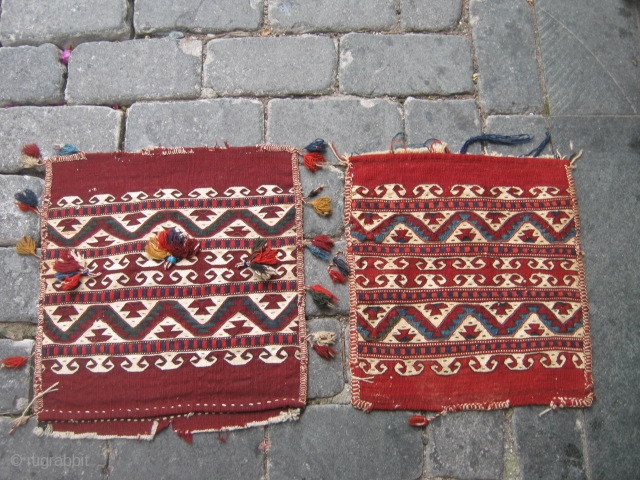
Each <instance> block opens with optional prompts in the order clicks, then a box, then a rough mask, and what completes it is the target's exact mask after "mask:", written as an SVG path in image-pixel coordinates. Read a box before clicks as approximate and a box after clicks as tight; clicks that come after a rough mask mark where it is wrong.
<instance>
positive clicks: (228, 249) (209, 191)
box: [35, 146, 307, 440]
mask: <svg viewBox="0 0 640 480" xmlns="http://www.w3.org/2000/svg"><path fill="white" fill-rule="evenodd" d="M46 167H47V175H46V185H45V189H46V190H45V198H44V200H43V208H42V213H43V219H42V255H43V262H42V267H41V268H42V270H41V290H40V309H39V327H38V336H37V350H36V375H35V394H36V395H38V394H39V393H41V392H45V391H47V389H49V388H50V387H52V385H55V384H56V383H57V386H56V388H54V389H53V390H51V391H48V393H45V394H44V395H43V396H42V397H41V398H39V400H38V403H37V406H36V413H37V416H38V420H39V425H40V428H42V429H44V432H45V433H48V434H52V435H60V436H86V437H133V438H152V437H153V435H154V434H155V433H156V432H157V431H159V430H161V429H162V428H164V427H166V426H168V425H169V424H171V425H172V427H173V429H174V430H175V431H176V432H178V434H180V435H181V436H182V437H183V438H185V439H187V440H189V439H190V438H191V434H192V433H194V432H200V431H212V430H226V429H235V428H242V427H246V426H251V425H260V424H265V423H270V422H277V421H284V420H287V419H292V418H296V417H297V415H298V412H299V410H298V409H299V408H300V407H303V406H304V404H305V400H306V368H307V350H306V342H305V323H304V285H303V281H302V263H301V262H302V255H301V254H300V252H301V250H302V248H303V245H302V221H301V220H302V199H301V193H300V183H299V178H298V156H297V153H296V152H295V150H294V149H292V148H290V147H275V146H259V147H238V148H194V149H184V148H178V149H153V150H148V151H143V152H140V153H126V152H116V153H99V154H85V153H82V152H81V153H79V154H76V155H72V156H66V157H62V156H61V157H54V158H51V159H48V160H47V165H46ZM171 227H175V228H177V229H178V230H179V231H180V232H182V233H183V234H185V235H187V236H190V237H193V238H195V239H196V240H197V241H199V242H200V246H201V250H200V252H199V253H198V254H197V255H196V256H194V257H192V258H190V259H186V258H183V259H182V260H179V261H178V262H177V263H176V264H175V265H174V266H172V267H171V268H169V269H165V268H164V265H163V262H162V261H158V260H154V259H152V258H150V257H149V256H148V255H146V254H145V246H146V244H147V241H148V240H149V239H150V238H151V237H152V236H154V235H157V234H158V232H160V231H162V230H163V229H167V228H171ZM258 238H263V239H266V240H267V244H268V246H269V248H271V249H272V250H273V251H275V253H276V257H277V264H276V265H275V266H274V267H273V268H274V269H275V271H276V273H275V275H274V276H273V277H272V278H271V279H270V280H268V281H263V280H262V279H260V278H258V277H257V276H256V275H255V274H254V272H253V271H252V270H251V269H249V268H245V267H243V266H242V262H243V260H246V259H247V258H248V256H249V255H250V252H251V250H252V247H253V245H254V244H255V241H256V239H258ZM65 251H67V252H68V251H74V252H76V254H77V255H78V256H79V257H80V258H82V257H84V258H85V259H86V260H85V261H86V266H87V269H88V270H89V271H91V272H92V275H87V276H83V277H82V278H81V283H80V285H79V287H78V288H77V289H75V290H70V291H63V290H62V289H61V288H60V284H59V282H56V279H55V277H54V274H55V272H54V265H55V261H56V259H58V258H60V257H61V256H62V255H64V252H65Z"/></svg>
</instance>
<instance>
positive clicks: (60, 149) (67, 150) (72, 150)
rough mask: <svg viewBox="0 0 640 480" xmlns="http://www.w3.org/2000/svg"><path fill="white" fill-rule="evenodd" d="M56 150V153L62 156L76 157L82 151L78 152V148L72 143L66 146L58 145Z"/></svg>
mask: <svg viewBox="0 0 640 480" xmlns="http://www.w3.org/2000/svg"><path fill="white" fill-rule="evenodd" d="M55 149H56V153H57V154H58V155H60V156H66V155H74V154H76V153H79V152H80V150H78V147H76V146H75V145H72V144H70V143H65V144H64V145H56V146H55Z"/></svg>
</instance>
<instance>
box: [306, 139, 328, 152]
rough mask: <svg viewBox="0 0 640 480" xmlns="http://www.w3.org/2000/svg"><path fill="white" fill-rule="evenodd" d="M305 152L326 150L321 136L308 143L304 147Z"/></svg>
mask: <svg viewBox="0 0 640 480" xmlns="http://www.w3.org/2000/svg"><path fill="white" fill-rule="evenodd" d="M304 149H305V150H306V151H307V152H320V153H324V152H326V151H327V144H326V143H325V141H324V140H323V139H322V138H316V139H315V140H314V141H313V142H311V143H310V144H309V145H307V146H306V147H304Z"/></svg>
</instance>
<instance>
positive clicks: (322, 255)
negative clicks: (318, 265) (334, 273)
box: [307, 243, 329, 262]
mask: <svg viewBox="0 0 640 480" xmlns="http://www.w3.org/2000/svg"><path fill="white" fill-rule="evenodd" d="M307 248H308V249H309V251H310V252H311V253H312V254H313V256H314V257H316V258H319V259H320V260H322V261H323V262H328V261H329V252H327V251H325V250H323V249H321V248H318V247H316V246H315V245H313V244H312V243H307Z"/></svg>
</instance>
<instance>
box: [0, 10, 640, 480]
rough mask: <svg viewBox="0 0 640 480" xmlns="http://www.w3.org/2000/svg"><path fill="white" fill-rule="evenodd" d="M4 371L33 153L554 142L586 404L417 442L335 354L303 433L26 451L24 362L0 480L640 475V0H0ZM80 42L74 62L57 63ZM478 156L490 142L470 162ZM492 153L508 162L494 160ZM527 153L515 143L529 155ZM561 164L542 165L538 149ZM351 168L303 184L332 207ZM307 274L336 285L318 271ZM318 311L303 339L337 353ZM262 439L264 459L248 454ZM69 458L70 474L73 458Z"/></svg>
mask: <svg viewBox="0 0 640 480" xmlns="http://www.w3.org/2000/svg"><path fill="white" fill-rule="evenodd" d="M0 8H1V9H2V11H1V17H0V42H1V44H2V47H1V48H0V79H1V80H0V106H2V107H5V108H2V109H0V198H1V202H0V219H1V221H0V247H1V248H0V271H1V272H2V275H0V291H1V292H2V308H1V309H0V336H1V337H2V340H0V357H6V356H9V355H15V354H25V353H27V352H30V351H31V350H32V348H33V340H32V339H33V337H34V334H35V323H36V297H37V295H36V291H37V269H36V268H37V263H36V261H35V259H33V258H22V257H18V256H17V255H15V253H14V251H13V249H12V245H13V244H15V241H16V240H17V239H18V238H19V237H21V236H22V235H23V234H25V233H30V234H31V235H33V236H34V237H37V236H38V231H37V222H36V221H35V220H34V218H33V217H30V216H28V215H26V214H23V213H20V212H17V210H16V209H15V208H14V205H13V193H14V192H16V191H18V190H20V189H22V188H25V187H30V188H32V189H34V190H35V191H36V192H38V193H39V192H41V189H42V183H43V182H42V176H41V175H40V176H38V175H35V176H34V173H33V172H25V171H23V170H22V167H21V164H20V162H19V152H20V148H21V146H22V145H23V144H25V143H37V144H39V145H40V147H41V149H42V151H43V153H44V155H45V156H49V155H51V154H52V153H53V146H54V144H56V143H65V142H69V143H73V144H75V145H76V146H78V147H79V148H80V149H82V150H85V151H110V150H115V149H123V150H129V151H135V150H139V149H141V148H146V147H149V146H152V145H158V146H168V147H171V146H198V145H213V144H215V143H222V142H224V141H227V142H229V143H230V144H231V145H251V144H258V143H262V142H270V143H275V144H292V145H295V146H297V147H303V146H304V145H306V144H307V143H308V142H309V141H311V140H313V139H314V138H317V137H322V138H325V139H328V140H332V141H334V142H335V143H336V145H337V146H338V148H339V149H340V150H341V151H344V152H364V151H371V150H381V149H384V148H386V147H387V146H388V145H389V141H390V139H391V137H392V136H393V135H394V134H395V133H396V132H399V131H404V132H405V133H406V135H407V136H408V141H409V143H421V142H422V141H424V140H425V139H427V138H429V137H437V138H440V139H442V140H444V141H446V142H448V143H449V144H450V146H451V147H452V149H454V150H456V149H459V148H460V146H461V144H462V143H463V141H464V140H465V139H466V138H468V137H470V136H473V135H477V134H479V133H481V132H484V133H489V132H490V133H521V132H525V133H531V134H533V135H535V136H536V138H537V139H541V138H542V136H543V135H544V132H545V131H547V130H548V131H550V132H551V134H552V136H553V142H552V148H553V151H555V150H558V151H559V152H560V153H561V154H564V155H568V154H569V153H571V151H572V149H573V150H579V149H583V150H584V155H583V157H582V159H581V160H580V163H579V167H578V169H577V170H576V172H575V177H576V183H577V189H578V196H579V202H580V207H581V216H582V241H583V244H584V249H585V251H586V257H585V262H586V267H587V284H588V289H589V295H590V306H591V320H592V335H593V349H594V352H593V358H594V376H595V388H596V395H597V399H596V402H595V404H594V405H593V407H591V408H589V409H585V410H577V409H571V410H569V409H567V410H564V411H559V412H553V413H548V414H546V415H544V416H542V417H539V416H538V414H539V413H540V412H541V411H542V410H543V408H542V407H531V408H515V409H510V410H506V411H493V412H466V413H456V414H449V415H445V416H442V417H440V418H439V419H438V420H436V421H434V422H433V423H432V424H431V425H430V426H429V427H428V428H426V429H423V430H421V429H415V428H411V427H409V426H408V425H407V423H406V420H407V418H408V416H409V415H410V413H409V412H374V413H371V414H365V413H363V412H361V411H358V410H355V409H354V408H352V407H351V406H350V405H349V391H348V386H347V385H348V371H347V367H346V365H345V361H346V356H345V353H344V352H345V350H346V345H345V344H343V345H342V347H341V350H340V353H341V355H342V360H343V362H339V361H334V362H333V363H326V362H325V363H322V362H323V360H318V358H317V357H312V358H311V364H310V385H309V396H310V400H309V405H308V407H307V408H306V409H305V411H304V413H303V415H302V417H301V419H300V420H299V421H298V422H292V423H287V424H282V425H274V426H269V427H266V428H254V429H249V430H246V431H239V432H233V433H231V434H230V435H229V438H228V439H227V441H226V442H221V441H220V440H219V439H218V436H217V435H215V434H201V435H197V436H196V437H195V439H194V443H193V445H188V444H186V443H184V442H183V441H182V440H180V439H179V438H178V437H177V436H176V435H175V434H173V433H171V432H169V431H166V432H163V433H162V434H160V435H159V436H158V437H157V438H156V440H154V441H153V442H150V443H147V442H132V441H123V440H113V441H98V440H81V441H70V440H62V441H61V440H56V439H50V438H39V437H36V436H34V435H32V433H31V427H32V426H33V423H34V421H33V420H31V423H30V424H29V425H27V426H26V427H23V428H21V429H20V430H18V431H17V432H16V433H15V434H13V435H12V436H8V435H7V431H8V429H9V424H10V421H11V417H12V416H15V415H17V414H18V413H19V412H20V411H21V410H22V408H23V407H24V406H25V405H26V403H27V402H28V399H29V396H30V388H31V387H30V382H31V373H30V371H29V370H22V371H7V370H4V369H3V370H0V384H1V385H2V389H1V390H0V411H1V412H2V413H3V415H4V416H2V417H0V478H7V479H8V478H13V479H20V478H35V477H39V476H41V477H43V478H82V479H93V478H99V479H110V480H111V479H120V478H137V479H140V478H154V479H164V478H167V479H169V478H180V477H184V478H194V479H195V478H207V479H209V478H221V479H231V478H242V479H265V480H267V479H268V480H276V479H292V478H323V479H360V478H362V479H373V478H380V479H406V480H411V479H419V478H421V479H444V478H455V479H534V478H535V479H538V478H540V479H560V478H563V479H564V478H568V479H627V478H637V475H638V473H637V472H638V471H640V460H639V458H640V457H639V456H638V454H637V452H636V448H635V447H636V446H637V444H638V442H639V441H640V428H639V423H638V418H639V416H640V411H639V408H638V404H639V400H638V399H639V398H640V387H639V385H640V382H639V381H638V380H639V378H638V368H637V360H638V358H639V353H640V346H639V345H640V343H639V342H638V338H639V335H638V334H640V328H639V325H640V323H639V322H638V315H639V313H640V301H639V296H638V285H639V284H640V265H639V264H640V262H639V257H640V256H639V254H638V249H637V248H636V246H637V242H638V238H640V221H639V220H640V215H639V214H638V207H639V206H640V205H639V203H640V190H639V187H638V185H640V178H639V177H640V175H639V172H640V169H639V162H640V115H639V112H640V81H639V80H640V67H639V66H638V61H640V47H639V39H640V36H639V27H638V21H639V14H638V2H637V1H636V0H562V1H560V0H529V1H527V0H313V1H303V0H135V1H133V0H129V1H127V0H103V1H98V0H93V1H91V0H47V1H42V0H2V2H1V4H0ZM66 47H73V52H72V54H71V58H70V61H69V63H68V66H65V65H63V64H62V63H61V62H60V61H59V59H58V56H59V54H60V51H61V49H63V48H66ZM475 148H476V149H477V150H476V151H479V149H480V147H475ZM486 148H488V152H496V153H505V152H506V151H505V150H503V147H501V148H494V147H486ZM526 150H529V148H527V147H522V148H521V149H519V147H515V148H514V149H512V150H510V153H513V154H522V153H525V151H526ZM545 153H547V154H550V153H552V150H551V149H548V150H546V152H545ZM343 174H344V172H343V170H341V169H340V168H339V167H337V166H333V167H331V168H327V169H323V170H322V171H320V172H318V173H316V174H315V175H312V174H309V172H305V173H304V176H303V185H304V188H305V190H308V189H310V188H312V187H313V186H316V185H318V184H320V183H324V184H326V185H327V190H328V191H329V194H330V195H332V196H333V197H334V198H340V197H341V192H342V188H343ZM341 211H342V206H339V208H338V211H337V212H336V214H335V215H334V216H333V217H332V218H331V219H329V220H326V219H322V218H320V217H317V216H313V215H307V216H306V218H305V229H306V233H307V235H309V236H312V235H315V234H317V233H320V232H324V233H327V232H328V233H330V234H331V235H333V236H334V237H336V238H340V237H342V235H343V228H344V225H343V221H342V218H341ZM306 260H308V261H307V264H306V273H307V275H308V277H309V278H308V280H307V281H308V282H309V283H314V282H316V281H318V282H320V283H324V284H327V283H328V277H327V275H326V270H325V269H324V268H318V266H319V265H317V264H316V263H315V260H314V259H313V258H306ZM338 296H339V297H340V307H339V308H338V309H337V312H336V315H335V316H330V317H327V316H326V315H324V316H323V314H322V313H321V312H318V311H317V310H314V307H312V306H310V307H309V310H308V312H307V313H308V316H309V327H310V329H311V330H312V331H313V330H318V329H327V328H328V329H332V330H335V331H339V332H341V334H342V339H343V340H342V341H343V342H346V340H344V339H345V338H346V336H345V332H346V325H347V301H346V298H347V293H346V290H344V291H340V292H339V294H338ZM265 439H266V440H268V441H269V442H270V445H271V448H270V449H269V450H268V451H267V452H263V451H261V450H259V449H258V445H259V444H260V443H261V442H262V441H263V440H265ZM61 463H62V464H66V466H60V464H61Z"/></svg>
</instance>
